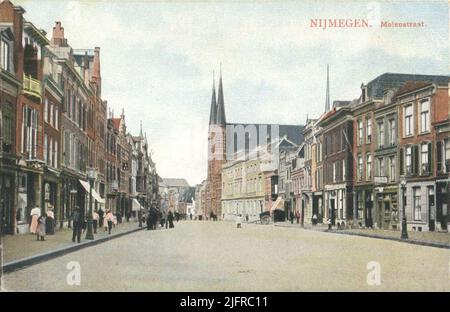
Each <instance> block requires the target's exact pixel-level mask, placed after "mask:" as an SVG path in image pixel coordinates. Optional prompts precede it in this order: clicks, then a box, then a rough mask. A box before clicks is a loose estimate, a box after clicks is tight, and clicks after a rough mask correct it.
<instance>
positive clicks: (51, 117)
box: [48, 103, 54, 126]
mask: <svg viewBox="0 0 450 312" xmlns="http://www.w3.org/2000/svg"><path fill="white" fill-rule="evenodd" d="M49 108H50V117H49V121H48V122H49V123H50V125H52V126H53V125H54V124H53V104H52V103H50V107H49Z"/></svg>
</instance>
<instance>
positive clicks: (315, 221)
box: [312, 214, 317, 225]
mask: <svg viewBox="0 0 450 312" xmlns="http://www.w3.org/2000/svg"><path fill="white" fill-rule="evenodd" d="M312 224H313V225H316V224H317V214H314V215H313V217H312Z"/></svg>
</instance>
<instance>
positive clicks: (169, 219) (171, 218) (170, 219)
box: [167, 211, 175, 229]
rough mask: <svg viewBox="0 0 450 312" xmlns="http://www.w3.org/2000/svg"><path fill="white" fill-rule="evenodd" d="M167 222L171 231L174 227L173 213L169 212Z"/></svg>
mask: <svg viewBox="0 0 450 312" xmlns="http://www.w3.org/2000/svg"><path fill="white" fill-rule="evenodd" d="M167 221H168V222H169V228H170V229H173V228H174V227H175V226H174V225H173V213H172V211H169V213H168V214H167Z"/></svg>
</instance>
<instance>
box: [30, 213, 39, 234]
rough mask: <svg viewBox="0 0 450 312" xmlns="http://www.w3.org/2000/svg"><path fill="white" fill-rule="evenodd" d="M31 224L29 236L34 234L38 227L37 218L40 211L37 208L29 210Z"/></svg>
mask: <svg viewBox="0 0 450 312" xmlns="http://www.w3.org/2000/svg"><path fill="white" fill-rule="evenodd" d="M30 215H31V224H30V232H31V234H36V232H37V227H38V218H39V217H40V216H41V209H39V207H36V208H33V209H31V213H30Z"/></svg>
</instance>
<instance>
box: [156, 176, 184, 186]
mask: <svg viewBox="0 0 450 312" xmlns="http://www.w3.org/2000/svg"><path fill="white" fill-rule="evenodd" d="M162 180H163V182H164V183H165V184H166V185H167V186H168V187H189V183H187V181H186V179H179V178H162Z"/></svg>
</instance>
